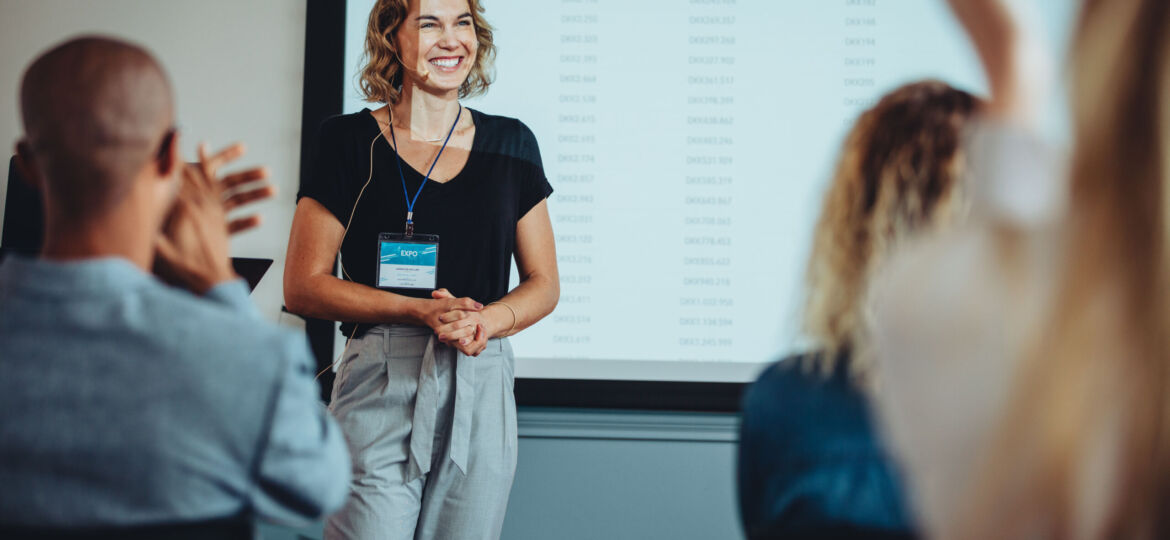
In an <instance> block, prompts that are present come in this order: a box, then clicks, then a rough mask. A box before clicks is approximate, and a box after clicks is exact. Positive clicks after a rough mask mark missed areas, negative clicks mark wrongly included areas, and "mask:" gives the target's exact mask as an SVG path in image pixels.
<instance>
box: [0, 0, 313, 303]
mask: <svg viewBox="0 0 1170 540" xmlns="http://www.w3.org/2000/svg"><path fill="white" fill-rule="evenodd" d="M95 32H96V33H102V34H109V35H113V36H118V37H122V38H125V39H128V40H131V41H135V42H137V43H140V44H142V45H144V46H146V47H147V48H148V49H150V50H151V51H152V52H154V54H155V55H156V56H157V57H158V58H159V60H160V61H161V62H162V64H163V66H164V67H165V68H166V70H167V72H168V73H169V74H170V77H171V81H172V83H173V84H174V86H175V92H176V94H177V101H178V112H177V122H178V124H179V128H180V130H181V134H182V137H183V139H182V141H183V146H184V150H185V151H186V152H187V155H188V157H191V156H193V155H194V152H195V145H196V143H197V142H199V141H207V142H208V144H210V145H211V146H212V147H219V146H223V145H225V144H228V143H230V142H233V141H237V140H239V141H244V142H245V143H246V144H247V145H248V153H247V155H246V156H245V157H244V158H243V159H242V160H241V165H255V164H263V165H267V166H268V167H269V168H270V169H271V171H272V181H273V182H274V183H275V184H276V186H277V190H278V194H277V196H276V199H275V200H274V201H270V202H266V203H263V204H261V205H258V206H257V207H256V209H257V210H259V211H260V212H262V213H263V216H264V220H265V223H264V225H263V226H262V227H261V229H260V230H257V231H252V232H248V233H245V234H243V235H241V236H239V237H237V238H235V239H234V241H233V243H232V254H233V255H237V256H246V257H263V258H269V259H275V261H276V262H275V263H274V264H273V267H272V269H271V270H270V271H269V273H268V274H267V275H266V276H265V277H264V280H263V281H262V282H261V283H260V286H259V287H258V288H257V290H256V292H255V293H254V298H255V300H256V302H257V304H258V305H259V306H260V309H261V310H262V311H263V312H264V314H265V316H266V317H268V318H270V319H272V320H276V319H277V318H278V317H279V313H280V306H281V304H282V303H283V300H282V292H281V274H282V269H283V267H284V251H285V247H286V244H287V242H288V230H289V225H290V223H291V222H292V213H293V209H294V198H295V196H296V190H297V182H298V178H297V176H298V174H299V170H300V137H301V86H302V84H303V73H304V69H303V59H304V39H305V37H304V34H305V2H303V1H297V0H247V1H239V0H199V1H197V2H191V1H162V0H102V1H96V0H89V1H83V0H0V51H3V54H0V146H3V147H4V151H5V152H8V153H7V154H0V156H4V158H5V159H4V160H3V163H4V164H7V163H8V160H7V156H8V155H10V154H11V149H12V147H13V145H14V144H15V142H16V140H17V139H18V138H19V137H20V133H21V124H20V108H19V103H18V97H19V86H20V78H21V74H22V73H23V71H24V68H25V66H27V65H28V63H29V62H30V61H31V60H32V59H33V58H34V57H35V56H36V55H37V54H39V53H40V52H42V51H44V50H45V49H46V48H48V47H49V46H51V45H54V44H56V43H58V42H60V41H62V40H63V39H65V38H68V37H70V36H74V35H77V34H82V33H95ZM4 172H5V173H6V172H7V171H6V170H5V171H4ZM6 179H7V176H0V201H3V200H4V197H5V196H6V195H7V189H8V186H7V181H6ZM2 217H3V205H2V204H0V218H2Z"/></svg>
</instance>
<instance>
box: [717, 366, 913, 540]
mask: <svg viewBox="0 0 1170 540" xmlns="http://www.w3.org/2000/svg"><path fill="white" fill-rule="evenodd" d="M807 360H808V358H801V357H794V358H789V359H786V360H782V361H781V362H779V363H777V364H774V365H772V366H771V367H770V368H768V369H767V370H766V371H764V373H763V374H762V375H761V376H760V378H759V380H757V381H756V383H755V384H753V385H752V386H751V387H750V388H749V389H748V390H747V392H746V394H745V395H744V401H743V423H742V427H741V428H740V429H741V433H740V442H739V462H738V476H739V482H738V483H739V505H740V515H741V517H742V519H743V524H744V530H745V532H746V533H747V537H748V538H752V539H757V538H913V537H914V536H915V533H914V525H913V523H912V521H911V519H910V516H909V513H908V512H907V507H906V503H905V500H904V497H903V491H902V486H901V479H900V477H899V475H898V473H897V471H896V469H895V467H894V464H893V462H892V461H891V460H890V458H889V456H888V454H887V453H886V451H885V448H884V447H883V445H882V443H881V441H880V439H879V437H878V435H877V433H876V430H875V429H874V425H873V421H872V418H871V412H870V406H869V400H868V399H867V398H866V396H865V395H864V394H863V393H862V392H861V391H860V390H859V389H858V388H857V387H856V385H855V384H854V382H853V381H852V380H851V379H850V376H849V367H848V366H849V358H848V357H847V356H845V355H842V357H840V358H838V360H837V362H836V364H835V367H834V370H833V372H832V373H831V374H827V375H822V374H821V373H820V371H819V369H820V368H819V367H813V368H809V366H806V365H805V362H806V361H807Z"/></svg>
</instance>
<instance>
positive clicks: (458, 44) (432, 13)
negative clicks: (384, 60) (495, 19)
mask: <svg viewBox="0 0 1170 540" xmlns="http://www.w3.org/2000/svg"><path fill="white" fill-rule="evenodd" d="M395 41H396V42H397V44H398V50H399V52H400V56H401V58H402V63H403V66H404V67H406V68H407V69H406V74H405V77H406V80H407V81H409V82H410V83H412V84H413V85H414V86H416V87H418V88H420V89H423V90H425V91H428V92H432V93H436V94H441V93H450V92H458V91H459V88H460V87H461V86H462V85H463V83H464V82H465V81H467V77H468V76H469V75H470V74H471V70H472V68H473V67H474V66H475V57H476V52H477V51H478V48H479V42H478V41H477V39H476V34H475V22H474V19H473V17H472V13H471V7H470V6H469V5H468V2H467V0H411V2H410V12H409V13H408V14H407V16H406V20H405V21H403V23H402V24H401V25H399V27H398V32H397V33H396V34H395Z"/></svg>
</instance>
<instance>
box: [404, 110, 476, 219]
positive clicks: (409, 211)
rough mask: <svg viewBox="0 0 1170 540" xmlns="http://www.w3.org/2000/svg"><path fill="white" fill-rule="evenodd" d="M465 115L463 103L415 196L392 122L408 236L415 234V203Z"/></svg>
mask: <svg viewBox="0 0 1170 540" xmlns="http://www.w3.org/2000/svg"><path fill="white" fill-rule="evenodd" d="M461 116H463V105H462V104H461V105H459V112H458V113H456V114H455V122H454V123H452V124H451V130H450V131H448V132H447V138H446V139H444V140H443V146H441V147H439V154H438V155H437V156H435V161H434V162H432V163H431V168H430V169H428V170H427V175H426V176H424V177H423V181H422V184H420V185H419V186H418V191H416V192H415V193H414V198H411V197H410V191H408V190H407V189H406V175H404V174H402V155H401V154H399V153H398V138H397V137H395V136H394V122H390V140H391V141H392V142H393V143H394V157H396V158H398V178H401V179H402V194H403V195H405V196H406V236H407V237H410V236H413V235H414V203H416V202H418V196H419V195H422V190H423V187H426V185H427V181H428V180H430V179H431V173H432V172H434V171H435V165H438V164H439V158H442V157H443V150H446V149H447V143H448V142H450V141H451V134H452V133H455V126H458V125H459V117H461Z"/></svg>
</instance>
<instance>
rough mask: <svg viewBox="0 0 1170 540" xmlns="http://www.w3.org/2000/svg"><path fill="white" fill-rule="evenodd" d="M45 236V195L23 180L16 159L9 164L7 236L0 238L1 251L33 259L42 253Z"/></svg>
mask: <svg viewBox="0 0 1170 540" xmlns="http://www.w3.org/2000/svg"><path fill="white" fill-rule="evenodd" d="M44 235H45V213H44V210H43V209H42V207H41V194H40V193H39V192H37V190H36V188H34V187H33V186H32V185H30V184H29V183H28V182H26V181H25V179H24V178H22V177H21V176H20V171H19V170H17V168H16V156H13V157H12V159H10V160H9V161H8V196H7V198H6V199H5V201H4V235H3V237H2V238H0V248H3V249H4V251H6V252H14V253H22V254H25V255H33V254H36V253H37V252H39V251H40V250H41V241H42V239H44Z"/></svg>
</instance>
